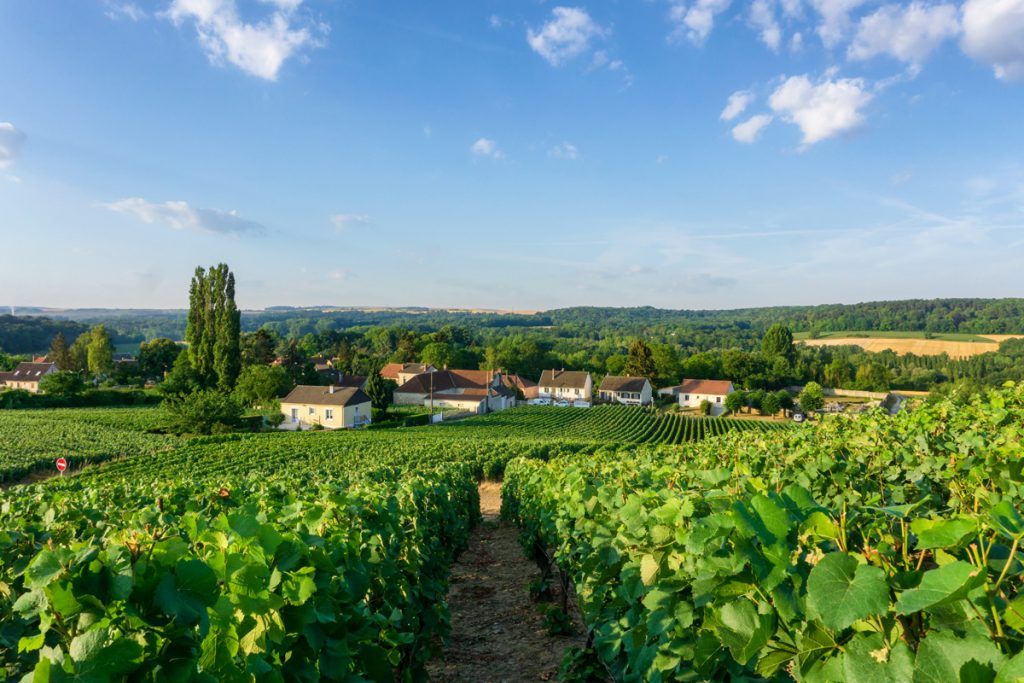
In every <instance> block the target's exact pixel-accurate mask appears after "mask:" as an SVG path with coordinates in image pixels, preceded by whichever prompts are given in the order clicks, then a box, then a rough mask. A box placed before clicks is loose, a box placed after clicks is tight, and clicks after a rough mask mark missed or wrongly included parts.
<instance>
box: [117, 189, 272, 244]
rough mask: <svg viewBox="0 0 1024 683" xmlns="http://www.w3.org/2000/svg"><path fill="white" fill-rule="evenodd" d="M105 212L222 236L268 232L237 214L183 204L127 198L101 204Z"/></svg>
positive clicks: (179, 228) (261, 226) (176, 228)
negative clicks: (108, 211) (107, 210)
mask: <svg viewBox="0 0 1024 683" xmlns="http://www.w3.org/2000/svg"><path fill="white" fill-rule="evenodd" d="M99 206H101V207H102V208H104V209H109V210H110V211H114V212H116V213H120V214H122V215H125V216H130V217H132V218H135V219H138V220H140V221H142V222H143V223H148V224H155V225H164V226H166V227H169V228H173V229H174V230H198V231H201V232H213V233H218V234H222V235H258V234H262V233H264V232H265V231H266V228H265V227H264V226H263V225H261V224H260V223H257V222H255V221H250V220H246V219H244V218H242V217H241V216H239V215H238V212H237V211H221V210H220V209H200V208H195V207H193V206H190V205H189V204H188V202H184V201H168V202H150V201H147V200H145V199H142V198H141V197H128V198H125V199H119V200H117V201H115V202H109V203H101V204H99Z"/></svg>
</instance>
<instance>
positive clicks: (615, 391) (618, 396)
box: [597, 375, 654, 406]
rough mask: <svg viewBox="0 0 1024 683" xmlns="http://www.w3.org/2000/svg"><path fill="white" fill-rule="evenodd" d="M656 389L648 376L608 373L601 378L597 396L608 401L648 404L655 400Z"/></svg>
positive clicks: (637, 404) (634, 404)
mask: <svg viewBox="0 0 1024 683" xmlns="http://www.w3.org/2000/svg"><path fill="white" fill-rule="evenodd" d="M653 395H654V389H653V387H651V382H650V381H649V380H648V379H647V378H646V377H630V376H628V375H627V376H625V377H623V376H618V375H608V376H607V377H605V378H604V379H603V380H601V386H599V387H598V388H597V396H598V398H599V399H600V400H602V401H606V402H608V403H625V404H626V405H631V406H646V405H650V404H651V403H653V402H654V398H653Z"/></svg>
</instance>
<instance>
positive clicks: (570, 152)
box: [548, 142, 579, 161]
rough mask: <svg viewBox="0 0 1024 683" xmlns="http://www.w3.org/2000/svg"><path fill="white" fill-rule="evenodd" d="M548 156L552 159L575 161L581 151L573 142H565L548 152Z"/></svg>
mask: <svg viewBox="0 0 1024 683" xmlns="http://www.w3.org/2000/svg"><path fill="white" fill-rule="evenodd" d="M548 156H549V157H551V158H552V159H568V160H570V161H573V160H575V159H576V158H577V157H578V156H579V150H577V149H576V145H574V144H572V143H571V142H563V143H562V144H560V145H555V146H554V147H552V148H551V149H550V150H548Z"/></svg>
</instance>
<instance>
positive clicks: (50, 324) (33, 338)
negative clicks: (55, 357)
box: [0, 314, 89, 354]
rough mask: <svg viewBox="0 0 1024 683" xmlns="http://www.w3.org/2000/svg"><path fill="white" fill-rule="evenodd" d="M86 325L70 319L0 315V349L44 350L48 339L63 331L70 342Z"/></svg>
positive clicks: (11, 351) (47, 345)
mask: <svg viewBox="0 0 1024 683" xmlns="http://www.w3.org/2000/svg"><path fill="white" fill-rule="evenodd" d="M88 329H89V327H88V325H83V324H82V323H78V322H74V321H72V320H52V319H50V318H32V317H23V316H13V315H9V314H8V315H0V351H4V352H6V353H14V354H31V353H37V352H44V351H46V349H48V348H50V340H51V339H53V338H54V336H56V334H57V333H58V332H63V333H64V336H65V337H67V340H68V344H71V343H72V342H73V341H74V340H75V338H76V337H78V335H80V334H81V333H82V332H85V331H86V330H88Z"/></svg>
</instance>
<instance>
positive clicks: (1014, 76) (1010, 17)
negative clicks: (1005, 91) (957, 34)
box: [961, 0, 1024, 81]
mask: <svg viewBox="0 0 1024 683" xmlns="http://www.w3.org/2000/svg"><path fill="white" fill-rule="evenodd" d="M962 11H963V29H964V37H963V40H962V42H961V47H963V50H964V52H966V53H967V54H968V56H970V57H972V58H974V59H976V60H978V61H981V62H987V63H989V64H991V65H992V69H993V71H994V72H995V75H996V78H998V79H1000V80H1003V81H1021V80H1024V0H967V2H965V3H964V4H963V8H962Z"/></svg>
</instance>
